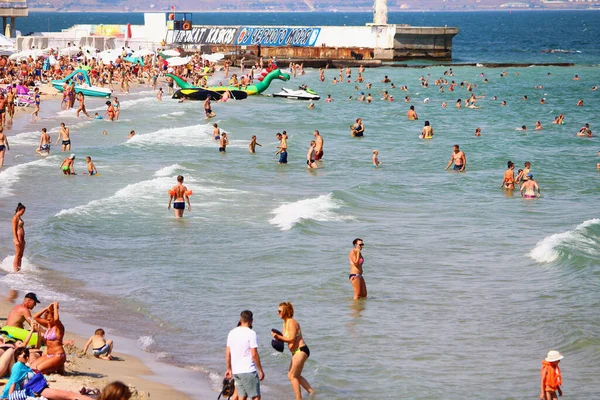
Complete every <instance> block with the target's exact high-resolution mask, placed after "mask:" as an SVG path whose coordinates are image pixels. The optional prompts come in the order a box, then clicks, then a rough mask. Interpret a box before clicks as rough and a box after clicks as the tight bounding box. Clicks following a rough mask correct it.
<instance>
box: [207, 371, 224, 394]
mask: <svg viewBox="0 0 600 400" xmlns="http://www.w3.org/2000/svg"><path fill="white" fill-rule="evenodd" d="M208 378H209V379H210V384H211V386H212V390H214V391H217V392H219V391H221V389H222V385H223V375H222V374H217V373H215V372H211V373H209V374H208Z"/></svg>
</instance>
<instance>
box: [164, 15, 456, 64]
mask: <svg viewBox="0 0 600 400" xmlns="http://www.w3.org/2000/svg"><path fill="white" fill-rule="evenodd" d="M456 34H458V28H448V27H415V26H409V25H390V24H387V25H375V24H369V25H367V26H320V27H319V26H281V27H279V26H265V27H262V26H193V27H192V29H191V30H187V31H178V30H167V35H166V39H165V42H166V43H167V44H168V45H175V46H178V47H181V48H183V49H189V50H190V51H195V50H201V51H203V52H211V53H217V52H222V53H225V54H228V55H232V58H236V56H238V55H239V56H240V57H241V56H242V55H246V54H247V55H253V56H257V57H261V56H262V57H277V58H279V59H303V60H307V61H308V60H314V61H326V60H347V61H351V60H354V61H362V60H365V61H366V60H379V61H399V60H408V59H431V60H442V61H448V60H451V59H452V38H453V37H454V36H455V35H456Z"/></svg>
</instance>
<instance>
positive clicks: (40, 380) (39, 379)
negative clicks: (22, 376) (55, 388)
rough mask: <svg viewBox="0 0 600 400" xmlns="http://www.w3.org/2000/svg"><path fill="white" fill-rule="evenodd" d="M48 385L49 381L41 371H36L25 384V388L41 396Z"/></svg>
mask: <svg viewBox="0 0 600 400" xmlns="http://www.w3.org/2000/svg"><path fill="white" fill-rule="evenodd" d="M47 387H48V382H47V381H46V378H45V377H44V374H42V373H41V372H38V373H36V374H35V375H34V376H33V377H32V378H31V379H30V380H29V381H28V382H27V383H26V384H25V385H24V386H23V389H25V390H27V391H31V392H33V393H35V395H36V396H39V395H40V394H41V393H42V392H43V391H44V389H46V388H47Z"/></svg>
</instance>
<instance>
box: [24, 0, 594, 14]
mask: <svg viewBox="0 0 600 400" xmlns="http://www.w3.org/2000/svg"><path fill="white" fill-rule="evenodd" d="M27 5H28V6H29V8H30V9H32V10H35V9H44V10H48V11H49V10H55V11H62V10H68V11H112V12H114V11H168V10H170V9H171V6H173V5H174V6H175V7H176V10H178V11H211V12H214V11H263V12H264V11H304V12H307V11H340V12H345V11H371V10H372V9H373V1H372V0H346V1H344V2H342V1H340V0H248V1H245V0H219V1H215V0H177V1H173V0H28V2H27ZM388 8H389V10H390V11H411V10H414V11H420V10H425V11H427V10H447V11H468V10H494V9H506V8H520V9H527V8H529V9H577V8H600V0H531V1H527V0H523V1H520V0H516V1H510V0H388Z"/></svg>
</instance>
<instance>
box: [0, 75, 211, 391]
mask: <svg viewBox="0 0 600 400" xmlns="http://www.w3.org/2000/svg"><path fill="white" fill-rule="evenodd" d="M40 90H41V92H42V93H43V95H42V103H41V110H40V118H39V120H37V121H33V120H32V119H31V117H30V114H31V112H32V111H33V107H18V108H16V109H15V115H14V118H13V121H12V123H11V126H10V129H6V130H5V133H6V135H7V137H8V140H9V142H10V139H11V137H13V136H15V135H19V134H21V133H24V132H28V131H30V130H31V131H35V130H39V129H40V126H41V125H44V123H45V122H46V121H47V122H48V126H47V128H48V131H51V129H52V128H54V127H55V126H58V125H59V123H60V120H58V119H56V118H57V113H58V112H60V111H61V108H60V103H61V101H62V95H61V94H60V92H58V91H57V90H56V89H54V88H53V87H52V86H51V85H50V84H43V85H41V86H40ZM143 90H144V87H143V86H142V85H140V84H138V83H136V82H132V85H131V92H130V93H131V94H135V93H136V92H138V91H143ZM115 94H116V95H117V96H119V97H121V96H123V95H124V94H123V93H119V92H115ZM121 98H122V97H121ZM122 99H123V98H122ZM86 100H88V101H89V98H88V99H86ZM86 103H87V104H86V105H87V107H88V108H93V107H95V105H93V102H87V101H86ZM73 112H74V111H73ZM90 112H91V111H90ZM101 114H102V113H101ZM81 121H85V119H84V118H81ZM30 128H31V129H30ZM52 138H53V141H52V142H53V151H52V155H56V154H59V155H60V154H66V153H62V152H61V151H60V146H55V145H54V139H55V138H56V133H53V134H52ZM19 147H21V146H20V145H19ZM18 153H22V151H19V152H18ZM31 153H33V154H31V156H32V157H33V158H35V159H40V160H42V159H44V157H41V156H37V155H35V154H34V147H33V146H32V147H31ZM13 161H16V162H14V163H12V162H10V163H9V165H6V163H5V166H4V169H6V168H8V167H12V166H16V165H20V164H22V163H23V161H24V160H23V159H22V158H15V159H13ZM25 162H27V161H25ZM6 256H7V257H10V256H11V253H9V254H6ZM34 264H35V263H34ZM6 272H7V274H10V273H11V272H9V271H6ZM64 277H65V278H68V279H78V278H77V277H75V278H74V277H70V276H68V275H65V276H64ZM24 278H25V279H27V275H25V276H24ZM82 283H83V282H82ZM9 285H10V284H9V283H8V282H2V281H1V278H0V287H4V288H5V289H6V290H13V289H14V288H12V287H9ZM18 286H21V287H19V288H17V289H16V290H17V291H18V292H19V294H18V296H17V298H16V299H15V301H14V303H11V302H9V301H8V299H7V298H6V297H4V296H0V323H1V324H2V325H3V324H4V322H5V320H6V316H7V315H8V313H9V312H10V310H11V309H12V307H13V306H14V305H15V304H19V303H20V301H22V296H23V295H24V293H26V292H27V291H29V290H26V288H25V287H22V286H23V284H22V283H20V284H19V285H18ZM50 290H52V291H53V292H55V293H56V294H57V295H59V296H60V295H62V294H63V293H62V292H61V291H60V290H59V291H55V290H54V289H52V288H50ZM34 311H35V310H34ZM61 320H62V321H63V323H64V324H65V327H66V334H65V341H67V340H70V339H71V338H74V339H75V346H76V348H77V350H78V351H79V352H80V351H81V350H82V349H83V346H84V344H85V342H86V341H87V339H88V338H89V336H91V335H92V334H93V332H94V330H95V329H97V328H98V326H94V325H92V324H91V323H90V322H89V320H93V318H87V321H86V319H85V318H83V319H79V318H78V317H77V316H74V315H72V314H70V313H69V312H68V311H67V312H61ZM104 329H105V331H106V332H107V337H108V338H110V339H113V340H114V342H115V352H113V354H114V355H115V356H117V357H118V358H119V359H120V361H114V362H109V361H105V360H100V359H96V358H95V357H93V356H92V355H91V352H90V351H88V355H87V356H84V357H79V356H78V357H74V356H73V354H71V353H70V352H69V350H68V349H65V350H66V351H67V354H68V357H67V358H68V360H67V364H66V370H67V375H66V376H61V375H57V374H53V375H51V377H52V380H50V386H51V387H53V388H56V389H64V390H72V391H76V392H79V390H80V389H81V387H82V386H85V387H96V388H98V389H100V390H101V389H102V388H103V387H104V386H105V385H106V384H108V383H110V382H112V381H114V380H122V381H123V382H124V383H125V384H128V385H129V384H131V385H132V386H134V387H135V388H136V389H137V391H138V392H139V393H140V394H141V395H140V396H138V397H137V398H141V399H146V398H149V397H150V395H152V397H153V398H159V399H162V398H168V397H170V396H171V397H172V396H177V398H181V399H185V400H192V399H200V398H207V397H211V396H214V395H215V394H216V393H215V392H214V391H213V389H212V384H211V381H210V378H209V376H208V374H207V373H204V372H202V371H194V370H192V369H187V368H185V367H182V366H179V365H177V364H171V363H168V362H161V361H160V360H158V358H157V356H158V354H157V353H154V352H146V351H144V350H142V349H141V348H140V347H139V345H138V343H137V341H136V340H134V339H130V338H125V337H123V336H119V335H118V329H115V328H114V327H113V328H104ZM113 332H116V333H117V334H113ZM54 380H55V382H54ZM191 382H193V385H192V384H190V383H191ZM142 392H144V393H147V394H148V395H147V396H145V395H144V394H142ZM133 398H136V397H135V396H134V397H133Z"/></svg>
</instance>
